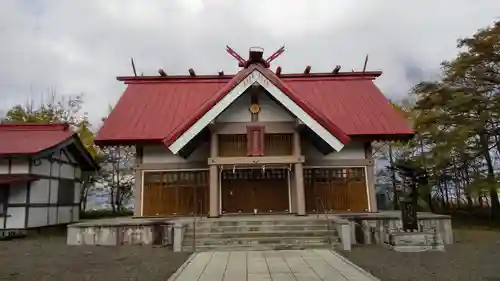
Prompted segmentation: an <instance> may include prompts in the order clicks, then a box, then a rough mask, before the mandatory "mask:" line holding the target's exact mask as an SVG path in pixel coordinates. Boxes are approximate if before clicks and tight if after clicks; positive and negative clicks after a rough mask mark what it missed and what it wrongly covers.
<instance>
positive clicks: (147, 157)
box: [142, 143, 210, 164]
mask: <svg viewBox="0 0 500 281" xmlns="http://www.w3.org/2000/svg"><path fill="white" fill-rule="evenodd" d="M209 155H210V147H209V144H208V143H203V144H202V145H200V146H199V147H198V148H196V150H195V151H193V153H191V155H190V156H189V157H188V158H187V159H184V158H183V157H181V156H177V155H174V154H172V152H171V151H170V150H168V148H167V147H165V146H164V145H149V146H144V148H143V155H142V162H143V163H146V164H147V163H186V162H193V161H207V158H208V157H209Z"/></svg>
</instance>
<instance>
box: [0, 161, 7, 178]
mask: <svg viewBox="0 0 500 281" xmlns="http://www.w3.org/2000/svg"><path fill="white" fill-rule="evenodd" d="M8 173H9V160H7V159H0V175H2V174H8Z"/></svg>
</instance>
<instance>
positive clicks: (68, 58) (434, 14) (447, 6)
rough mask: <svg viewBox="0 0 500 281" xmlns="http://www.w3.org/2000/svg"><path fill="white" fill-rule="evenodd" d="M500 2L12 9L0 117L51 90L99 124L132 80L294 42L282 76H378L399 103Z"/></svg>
mask: <svg viewBox="0 0 500 281" xmlns="http://www.w3.org/2000/svg"><path fill="white" fill-rule="evenodd" d="M499 10H500V2H499V1H496V0H483V1H469V0H442V1H430V0H418V1H417V0H411V1H401V0H384V1H375V0H365V1H362V0H350V1H343V0H325V1H322V0H315V1H308V0H281V1H280V0H253V1H231V0H175V1H174V0H169V1H161V0H154V1H153V0H151V1H132V0H124V1H118V0H101V1H99V0H93V1H86V0H74V1H65V0H53V1H41V0H24V1H15V0H5V1H2V9H1V10H0V41H1V44H0V95H1V101H2V102H1V103H0V110H5V109H7V108H9V107H10V106H12V105H14V104H16V103H23V102H24V101H26V99H27V98H28V97H30V96H33V97H35V98H38V97H39V94H40V93H41V92H43V91H46V90H47V89H49V88H57V91H58V92H59V93H60V94H76V93H80V92H84V93H85V94H86V107H85V109H86V110H88V111H89V114H90V116H91V117H92V118H93V119H94V120H98V119H99V118H100V117H101V116H102V115H105V114H106V113H107V107H108V104H114V103H115V102H116V101H117V99H118V98H119V96H120V95H121V93H122V91H123V89H124V86H123V85H122V84H121V83H120V82H118V81H116V80H115V77H116V76H119V75H130V74H131V67H130V62H129V60H130V57H134V58H135V61H136V66H137V68H138V71H139V73H140V72H144V73H145V74H155V73H156V71H157V69H158V68H160V67H161V68H163V69H165V71H167V72H168V73H187V69H188V68H190V67H192V68H194V69H195V70H196V71H197V73H216V72H217V71H219V70H221V69H223V70H224V71H225V72H226V73H229V72H234V71H237V67H236V64H235V61H234V60H233V59H232V58H231V57H230V56H229V55H227V54H226V53H225V51H224V48H225V45H226V44H229V45H231V46H232V47H234V48H235V49H236V50H237V51H238V52H240V53H241V54H242V55H246V52H247V49H248V47H250V46H255V45H258V46H262V47H264V48H265V50H266V53H267V54H269V53H270V52H272V51H274V50H275V49H277V48H279V47H280V46H281V45H283V44H285V45H286V48H287V51H286V52H285V53H284V54H283V55H282V56H281V57H280V58H278V59H277V60H276V61H275V64H274V65H273V68H274V67H276V65H278V64H279V65H281V66H282V67H283V70H284V72H296V71H302V70H303V69H304V67H305V66H306V65H311V66H312V70H313V71H330V70H331V69H333V67H334V66H335V65H336V64H341V65H342V66H343V69H344V70H350V69H351V68H355V69H360V68H362V66H363V61H364V56H365V55H366V54H367V53H369V54H370V60H369V64H368V68H369V69H380V70H383V71H384V75H383V76H382V77H381V78H380V79H379V80H377V84H378V85H379V86H380V87H381V89H382V90H383V91H384V92H385V93H386V94H387V95H388V96H390V97H391V98H400V97H403V96H404V95H405V94H406V92H407V90H408V89H409V87H411V86H412V84H413V83H415V82H416V81H415V80H418V79H419V78H420V77H422V78H427V77H430V76H432V75H435V74H436V73H437V72H438V70H439V63H440V62H441V61H442V60H444V59H449V58H452V57H453V56H454V54H455V53H456V48H455V45H456V39H457V38H458V37H464V36H468V35H471V34H472V33H473V32H474V31H475V30H477V29H478V28H481V27H484V26H486V25H488V24H491V23H492V22H493V21H494V20H497V18H495V17H496V14H497V13H496V11H499Z"/></svg>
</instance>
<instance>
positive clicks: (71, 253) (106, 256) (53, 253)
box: [0, 236, 189, 281]
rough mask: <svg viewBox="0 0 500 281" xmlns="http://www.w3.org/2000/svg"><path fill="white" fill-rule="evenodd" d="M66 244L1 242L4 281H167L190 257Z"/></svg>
mask: <svg viewBox="0 0 500 281" xmlns="http://www.w3.org/2000/svg"><path fill="white" fill-rule="evenodd" d="M65 242H66V240H65V237H64V236H56V237H54V236H51V237H36V238H25V239H17V240H11V241H0V280H16V281H17V280H22V281H48V280H50V281H59V280H64V281H65V280H68V281H82V280H88V281H100V280H102V281H117V280H120V281H121V280H127V281H135V280H144V281H146V280H147V281H157V280H158V281H159V280H162V281H166V280H167V279H168V277H169V276H170V275H172V273H174V272H175V271H176V270H177V268H179V267H180V266H181V265H182V264H183V263H184V261H185V260H186V259H187V258H188V257H189V254H188V253H173V252H172V251H171V250H169V249H166V248H161V247H157V248H154V247H149V246H142V247H141V246H123V247H99V246H67V245H65Z"/></svg>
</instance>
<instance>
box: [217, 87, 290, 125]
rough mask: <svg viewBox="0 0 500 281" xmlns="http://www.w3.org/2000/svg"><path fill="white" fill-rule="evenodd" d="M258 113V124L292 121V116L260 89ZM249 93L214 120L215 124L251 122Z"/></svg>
mask: <svg viewBox="0 0 500 281" xmlns="http://www.w3.org/2000/svg"><path fill="white" fill-rule="evenodd" d="M258 99H259V105H260V112H259V121H260V122H290V121H294V120H295V119H294V116H293V115H292V114H290V112H288V111H287V110H286V109H285V108H284V107H283V106H281V105H280V104H279V103H277V102H275V101H274V100H273V99H272V98H271V97H270V95H269V94H268V93H267V92H266V91H265V90H264V89H262V91H261V92H259V93H258ZM249 108H250V93H249V91H247V92H245V93H244V94H243V95H241V96H240V97H239V98H238V99H237V100H235V101H234V102H233V103H232V104H231V105H229V106H228V108H227V109H226V110H224V112H222V113H221V115H219V116H218V117H217V118H216V122H251V121H252V114H251V113H250V110H249Z"/></svg>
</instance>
